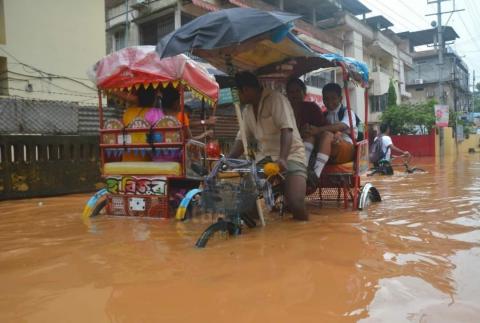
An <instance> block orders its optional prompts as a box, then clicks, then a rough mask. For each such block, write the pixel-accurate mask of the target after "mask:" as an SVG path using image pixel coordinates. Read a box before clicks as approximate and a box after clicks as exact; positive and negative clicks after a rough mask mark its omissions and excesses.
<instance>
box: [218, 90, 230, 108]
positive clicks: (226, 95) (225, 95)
mask: <svg viewBox="0 0 480 323" xmlns="http://www.w3.org/2000/svg"><path fill="white" fill-rule="evenodd" d="M229 103H233V96H232V90H231V89H230V88H229V87H227V88H224V89H220V97H219V99H218V104H219V105H221V104H229Z"/></svg>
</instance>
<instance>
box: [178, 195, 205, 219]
mask: <svg viewBox="0 0 480 323" xmlns="http://www.w3.org/2000/svg"><path fill="white" fill-rule="evenodd" d="M201 198H202V193H198V194H195V196H194V197H193V198H192V200H191V201H190V203H188V207H187V211H186V212H185V216H184V217H183V219H182V221H188V220H190V219H192V218H193V217H194V216H196V215H199V214H201V212H202V209H201V207H200V199H201Z"/></svg>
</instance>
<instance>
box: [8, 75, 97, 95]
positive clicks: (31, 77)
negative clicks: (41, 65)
mask: <svg viewBox="0 0 480 323" xmlns="http://www.w3.org/2000/svg"><path fill="white" fill-rule="evenodd" d="M8 73H11V74H14V75H19V76H24V77H27V78H29V79H38V80H40V81H43V82H46V83H47V84H49V85H52V86H54V87H57V88H59V89H61V90H64V91H69V92H72V93H80V94H85V95H88V94H90V93H85V92H80V91H76V90H71V89H67V88H64V87H62V86H60V85H57V84H55V83H53V82H51V79H63V78H62V77H57V76H36V75H28V74H23V73H18V72H13V71H9V70H7V71H2V72H0V75H2V74H8ZM6 78H10V77H6ZM4 79H5V78H4ZM10 79H14V78H10ZM17 80H20V79H17ZM25 81H27V82H28V80H25ZM96 91H97V90H95V92H96Z"/></svg>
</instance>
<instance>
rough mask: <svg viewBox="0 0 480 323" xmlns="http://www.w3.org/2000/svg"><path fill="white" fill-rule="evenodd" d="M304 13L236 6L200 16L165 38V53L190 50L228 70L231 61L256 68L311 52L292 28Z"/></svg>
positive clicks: (160, 45)
mask: <svg viewBox="0 0 480 323" xmlns="http://www.w3.org/2000/svg"><path fill="white" fill-rule="evenodd" d="M299 17H300V16H298V15H295V14H291V13H286V12H277V11H262V10H258V9H252V8H232V9H225V10H220V11H216V12H211V13H208V14H205V15H203V16H200V17H197V18H196V19H194V20H192V21H191V22H189V23H188V24H185V25H183V26H182V27H180V28H179V29H177V30H175V31H173V32H171V33H170V34H168V35H167V36H165V37H164V38H162V39H161V40H160V41H159V43H158V45H157V52H158V53H159V55H160V56H161V57H168V56H174V55H177V54H180V53H185V52H190V53H192V54H193V55H196V56H198V57H201V58H203V59H205V60H207V61H208V62H209V63H211V64H212V65H214V66H215V67H217V68H220V69H222V70H224V71H226V68H225V67H226V64H227V61H229V60H230V61H231V62H233V64H234V65H235V67H236V68H238V69H249V70H256V69H257V68H259V67H262V66H266V65H269V64H272V63H277V62H280V61H282V60H284V59H286V58H291V57H299V56H311V55H312V52H311V50H310V49H309V48H308V47H307V46H305V44H303V43H302V42H301V41H299V40H298V39H297V38H296V37H295V36H294V35H293V34H291V33H290V32H289V29H290V28H291V27H292V25H291V22H292V21H293V20H295V19H298V18H299Z"/></svg>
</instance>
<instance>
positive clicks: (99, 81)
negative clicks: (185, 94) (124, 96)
mask: <svg viewBox="0 0 480 323" xmlns="http://www.w3.org/2000/svg"><path fill="white" fill-rule="evenodd" d="M92 74H93V77H92V78H93V81H94V82H95V83H96V85H97V87H98V88H100V89H102V90H122V89H128V90H130V89H131V88H132V87H136V88H138V87H139V86H142V85H143V86H145V87H147V86H150V85H152V86H153V87H154V88H156V87H158V86H162V87H166V86H167V85H169V84H173V86H174V87H177V85H178V84H179V83H181V84H183V85H185V86H186V87H187V89H189V90H191V91H192V92H193V93H194V95H195V96H197V97H201V98H203V99H205V100H207V101H209V102H210V103H213V102H216V101H217V100H218V93H219V86H218V83H217V82H216V81H215V78H214V76H213V75H211V74H209V73H208V71H207V69H206V68H205V67H204V66H203V65H202V64H201V63H198V62H196V61H194V60H193V59H191V58H189V57H187V56H186V55H183V54H180V55H176V56H173V57H167V58H163V59H160V57H159V56H158V54H157V52H156V51H155V46H133V47H127V48H123V49H121V50H119V51H116V52H113V53H111V54H109V55H107V56H105V57H104V58H102V59H101V60H99V61H98V62H97V63H96V64H95V66H94V67H93V73H92Z"/></svg>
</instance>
